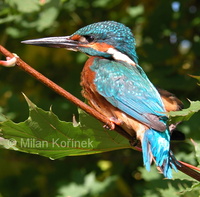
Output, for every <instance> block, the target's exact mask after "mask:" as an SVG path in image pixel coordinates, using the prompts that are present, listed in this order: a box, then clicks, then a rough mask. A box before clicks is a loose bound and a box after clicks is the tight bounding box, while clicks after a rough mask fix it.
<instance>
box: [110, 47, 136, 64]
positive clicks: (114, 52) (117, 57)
mask: <svg viewBox="0 0 200 197" xmlns="http://www.w3.org/2000/svg"><path fill="white" fill-rule="evenodd" d="M107 53H109V54H110V55H112V57H113V59H115V60H119V61H124V62H127V63H128V64H131V65H133V66H136V63H135V62H134V61H133V60H131V59H130V58H129V57H128V56H127V55H125V54H123V53H121V52H120V51H118V50H116V49H113V48H109V49H108V50H107Z"/></svg>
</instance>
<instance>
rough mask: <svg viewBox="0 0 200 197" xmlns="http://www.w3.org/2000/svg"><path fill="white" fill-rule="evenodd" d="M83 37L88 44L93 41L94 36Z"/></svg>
mask: <svg viewBox="0 0 200 197" xmlns="http://www.w3.org/2000/svg"><path fill="white" fill-rule="evenodd" d="M84 37H85V39H86V40H87V41H88V42H92V41H94V36H92V35H86V36H84Z"/></svg>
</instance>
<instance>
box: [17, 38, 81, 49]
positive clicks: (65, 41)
mask: <svg viewBox="0 0 200 197" xmlns="http://www.w3.org/2000/svg"><path fill="white" fill-rule="evenodd" d="M21 43H23V44H30V45H37V46H42V47H53V48H66V49H69V50H78V41H76V40H72V39H70V36H61V37H47V38H39V39H33V40H24V41H21Z"/></svg>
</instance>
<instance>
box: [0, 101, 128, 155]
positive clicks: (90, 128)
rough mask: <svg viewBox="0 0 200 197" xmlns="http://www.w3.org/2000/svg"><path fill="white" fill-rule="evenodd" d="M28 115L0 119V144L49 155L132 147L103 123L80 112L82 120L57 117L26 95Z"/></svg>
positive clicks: (7, 147)
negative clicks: (75, 121) (21, 118)
mask: <svg viewBox="0 0 200 197" xmlns="http://www.w3.org/2000/svg"><path fill="white" fill-rule="evenodd" d="M26 100H27V102H28V105H29V118H28V119H27V120H26V121H24V122H21V123H14V122H12V121H11V120H6V121H4V122H2V123H0V135H1V138H0V145H1V146H2V147H4V148H6V149H12V150H17V151H22V152H27V153H32V154H39V155H42V156H45V157H50V158H52V159H57V158H61V157H64V156H74V155H86V154H96V153H101V152H106V151H112V150H118V149H123V148H131V146H130V144H129V142H128V140H126V139H125V138H124V137H122V136H121V135H119V134H118V133H117V132H115V131H110V130H106V129H103V127H102V124H101V123H99V122H98V121H97V120H96V119H94V118H92V117H90V116H89V115H88V114H86V113H84V112H81V113H80V120H81V122H80V123H79V124H78V126H77V125H74V124H73V123H72V122H64V121H60V120H59V119H58V117H57V116H56V115H55V114H54V113H53V112H52V111H51V110H50V111H44V110H42V109H40V108H38V107H37V106H36V105H35V104H33V103H32V102H31V101H30V100H28V99H27V98H26Z"/></svg>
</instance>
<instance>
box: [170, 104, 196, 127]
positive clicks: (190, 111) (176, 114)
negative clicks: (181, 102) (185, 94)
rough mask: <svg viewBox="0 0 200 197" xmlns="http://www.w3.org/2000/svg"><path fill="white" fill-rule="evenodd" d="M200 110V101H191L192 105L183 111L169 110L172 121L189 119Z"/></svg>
mask: <svg viewBox="0 0 200 197" xmlns="http://www.w3.org/2000/svg"><path fill="white" fill-rule="evenodd" d="M199 110H200V101H190V107H188V108H187V109H183V110H181V111H171V112H168V113H167V114H168V116H169V118H170V122H171V123H177V122H181V121H187V120H189V119H190V118H191V117H192V116H193V115H194V114H195V113H197V112H198V111H199Z"/></svg>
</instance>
